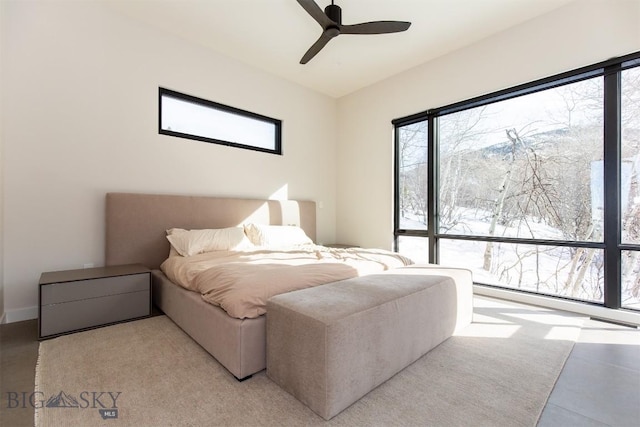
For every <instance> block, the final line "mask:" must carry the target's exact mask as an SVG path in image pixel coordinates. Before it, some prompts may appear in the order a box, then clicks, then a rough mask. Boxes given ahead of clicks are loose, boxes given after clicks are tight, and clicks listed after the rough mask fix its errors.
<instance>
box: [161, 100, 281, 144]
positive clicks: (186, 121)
mask: <svg viewBox="0 0 640 427" xmlns="http://www.w3.org/2000/svg"><path fill="white" fill-rule="evenodd" d="M159 94H160V103H159V105H160V120H159V133H160V134H163V135H170V136H176V137H180V138H187V139H193V140H196V141H204V142H210V143H214V144H221V145H229V146H232V147H238V148H246V149H251V150H257V151H264V152H267V153H273V154H282V143H281V129H282V122H281V121H280V120H277V119H273V118H270V117H266V116H262V115H260V114H256V113H251V112H249V111H244V110H240V109H238V108H234V107H229V106H227V105H222V104H218V103H217V102H213V101H207V100H205V99H200V98H196V97H193V96H190V95H185V94H182V93H179V92H174V91H172V90H169V89H164V88H160V91H159Z"/></svg>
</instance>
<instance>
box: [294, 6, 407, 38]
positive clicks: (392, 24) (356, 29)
mask: <svg viewBox="0 0 640 427" xmlns="http://www.w3.org/2000/svg"><path fill="white" fill-rule="evenodd" d="M298 1H300V0H298ZM410 26H411V22H404V21H375V22H365V23H362V24H354V25H340V27H339V28H340V33H341V34H388V33H399V32H402V31H407V30H408V29H409V27H410Z"/></svg>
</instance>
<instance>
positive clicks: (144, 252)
mask: <svg viewBox="0 0 640 427" xmlns="http://www.w3.org/2000/svg"><path fill="white" fill-rule="evenodd" d="M250 222H253V223H258V224H270V225H298V226H300V227H302V229H304V231H305V232H306V233H307V235H308V236H309V237H310V238H311V239H313V240H314V241H315V239H316V204H315V202H311V201H294V200H256V199H237V198H226V197H203V196H174V195H160V194H135V193H107V195H106V250H105V265H116V264H142V265H145V266H147V267H149V268H158V267H159V266H160V264H161V263H162V262H163V261H164V260H165V259H166V258H167V256H168V254H169V242H168V241H167V239H166V237H165V236H166V230H167V229H169V228H174V227H176V228H185V229H194V228H224V227H233V226H238V225H242V224H246V223H250Z"/></svg>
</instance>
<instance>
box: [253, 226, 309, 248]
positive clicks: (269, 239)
mask: <svg viewBox="0 0 640 427" xmlns="http://www.w3.org/2000/svg"><path fill="white" fill-rule="evenodd" d="M244 232H245V233H246V235H247V237H249V240H250V241H251V243H253V244H254V245H256V246H263V247H264V246H266V247H290V246H300V245H308V244H313V241H312V240H311V239H310V238H309V236H307V235H306V234H305V232H304V230H303V229H302V228H300V227H298V226H295V225H262V224H246V225H245V226H244Z"/></svg>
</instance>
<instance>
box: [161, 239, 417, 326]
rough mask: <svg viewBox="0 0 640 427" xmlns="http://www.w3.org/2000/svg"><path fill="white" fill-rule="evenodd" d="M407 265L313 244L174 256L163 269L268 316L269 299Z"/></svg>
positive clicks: (215, 299)
mask: <svg viewBox="0 0 640 427" xmlns="http://www.w3.org/2000/svg"><path fill="white" fill-rule="evenodd" d="M409 264H412V261H411V260H410V259H408V258H405V257H403V256H401V255H399V254H397V253H394V252H389V251H384V250H378V249H360V248H349V249H334V248H327V247H324V246H316V245H309V246H304V247H300V248H296V249H291V250H282V251H280V250H279V251H274V250H255V251H216V252H208V253H204V254H199V255H195V256H190V257H182V256H170V257H169V258H168V259H167V260H166V261H165V262H164V263H162V265H161V266H160V268H161V269H162V271H163V272H164V273H165V274H166V275H167V277H168V278H169V279H170V280H171V281H173V282H174V283H177V284H179V285H181V286H183V287H185V288H187V289H190V290H192V291H196V292H199V293H200V294H201V295H202V298H203V299H204V300H205V301H207V302H209V303H211V304H214V305H217V306H220V307H221V308H223V309H224V310H225V311H226V312H227V313H228V314H229V315H230V316H232V317H237V318H239V319H243V318H254V317H258V316H260V315H261V314H264V313H265V305H266V301H267V299H269V298H270V297H272V296H274V295H277V294H281V293H285V292H290V291H294V290H298V289H303V288H308V287H311V286H317V285H322V284H325V283H330V282H335V281H337V280H343V279H348V278H351V277H356V276H362V275H365V274H372V273H377V272H380V271H384V270H388V269H390V268H396V267H401V266H403V265H409Z"/></svg>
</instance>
